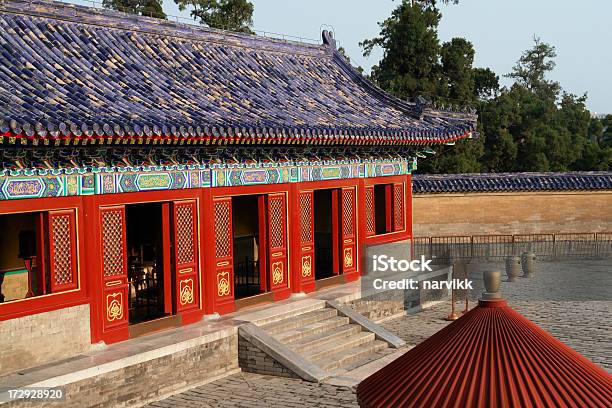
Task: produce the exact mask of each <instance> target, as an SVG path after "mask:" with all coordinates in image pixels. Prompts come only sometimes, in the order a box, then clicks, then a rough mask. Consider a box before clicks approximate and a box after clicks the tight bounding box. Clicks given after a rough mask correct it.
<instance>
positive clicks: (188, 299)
mask: <svg viewBox="0 0 612 408" xmlns="http://www.w3.org/2000/svg"><path fill="white" fill-rule="evenodd" d="M179 285H180V287H179V289H180V302H181V305H188V304H190V303H193V279H185V280H182V281H181V282H180V284H179Z"/></svg>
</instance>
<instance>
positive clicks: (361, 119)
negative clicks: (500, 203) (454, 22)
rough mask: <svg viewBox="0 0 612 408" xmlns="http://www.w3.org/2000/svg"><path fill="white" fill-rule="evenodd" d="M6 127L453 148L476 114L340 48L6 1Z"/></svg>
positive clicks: (37, 1)
mask: <svg viewBox="0 0 612 408" xmlns="http://www.w3.org/2000/svg"><path fill="white" fill-rule="evenodd" d="M0 104H1V105H2V106H3V109H2V111H1V112H0V134H1V133H5V134H7V133H9V132H10V133H11V134H13V135H22V136H28V137H34V138H50V137H51V138H53V137H66V138H71V137H82V138H85V137H92V136H93V137H95V136H117V137H132V136H144V137H145V138H146V137H147V136H151V137H154V136H160V137H162V136H163V137H167V136H173V137H177V138H193V139H198V138H207V137H217V138H220V137H221V138H225V137H234V138H236V140H237V141H239V142H241V141H244V140H245V139H251V138H255V137H258V138H263V139H277V140H278V139H282V140H287V139H293V140H302V141H303V140H307V141H312V140H321V139H325V140H329V139H332V140H339V141H345V142H348V141H351V142H353V143H355V142H363V143H366V142H380V141H381V140H382V141H383V142H393V143H395V142H396V143H444V142H449V141H452V140H455V139H458V138H461V137H466V136H468V135H469V133H470V132H471V131H473V130H474V128H475V120H476V117H475V115H474V114H471V113H458V112H443V111H437V110H434V109H431V108H429V107H423V106H422V105H417V104H413V103H408V102H404V101H400V100H398V99H395V98H393V97H391V96H389V95H387V94H385V93H384V92H382V91H380V90H379V89H377V88H375V87H374V86H373V85H371V84H370V83H368V82H367V81H365V80H364V79H363V78H362V77H361V76H360V75H359V74H357V73H356V71H355V70H354V69H353V68H352V67H351V66H350V64H349V63H348V62H347V61H346V60H345V59H344V58H343V57H342V56H341V55H340V54H339V53H338V52H337V51H336V50H335V47H334V46H332V45H330V44H323V45H308V44H302V43H295V42H289V41H281V40H273V39H269V38H262V37H257V36H251V35H244V34H237V33H230V32H224V31H218V30H211V29H205V28H195V27H193V26H189V25H182V24H175V23H170V22H167V21H164V20H155V19H149V18H143V17H136V16H128V15H125V14H122V13H115V12H109V11H100V10H95V9H89V8H85V7H80V6H74V5H70V6H67V5H65V4H61V3H53V2H47V1H42V0H32V1H21V0H5V1H3V2H0Z"/></svg>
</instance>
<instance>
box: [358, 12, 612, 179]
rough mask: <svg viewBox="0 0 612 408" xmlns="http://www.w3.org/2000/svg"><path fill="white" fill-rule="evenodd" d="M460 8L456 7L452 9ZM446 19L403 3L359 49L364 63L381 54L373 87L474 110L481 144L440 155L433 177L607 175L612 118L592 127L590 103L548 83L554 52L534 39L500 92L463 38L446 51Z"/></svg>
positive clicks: (430, 165)
mask: <svg viewBox="0 0 612 408" xmlns="http://www.w3.org/2000/svg"><path fill="white" fill-rule="evenodd" d="M444 3H449V2H444ZM454 3H456V2H454ZM441 18H442V15H441V13H440V10H439V9H438V8H437V2H436V1H435V0H422V1H418V0H413V1H407V0H404V1H403V2H402V3H401V4H399V5H398V7H397V8H396V9H395V10H394V11H393V12H392V14H391V17H389V18H388V19H386V20H385V21H383V22H382V23H379V25H380V28H381V31H380V34H379V36H378V37H376V38H373V39H369V40H365V41H363V42H362V43H361V46H362V47H363V49H364V55H365V56H367V55H369V54H370V53H371V52H372V49H373V48H374V47H382V49H383V51H384V53H383V58H382V59H381V61H380V62H379V63H378V64H377V65H375V66H374V67H373V68H372V74H371V79H372V80H373V81H374V82H376V83H377V84H378V85H379V86H380V87H381V88H383V89H385V90H386V91H388V92H390V93H392V94H394V95H396V96H398V97H400V98H404V99H414V98H416V97H417V96H419V95H422V96H426V97H427V98H429V99H430V100H432V101H434V102H437V103H441V104H445V105H453V106H466V105H471V106H475V107H477V109H478V113H479V123H478V131H479V133H480V134H481V137H480V138H479V139H478V140H467V141H461V142H457V143H456V145H454V146H442V147H438V148H436V151H437V154H436V155H435V156H433V157H429V158H428V159H426V160H423V161H422V162H421V163H419V170H420V171H423V172H431V173H460V172H462V173H463V172H481V171H485V172H513V171H568V170H607V169H610V168H612V115H609V116H608V117H606V118H602V119H596V118H594V119H592V118H591V116H590V112H589V111H588V110H587V108H586V105H585V103H586V95H582V96H576V95H573V94H570V93H567V92H564V91H563V90H562V88H561V86H560V84H559V83H558V82H555V81H552V80H550V79H549V78H548V75H549V74H550V72H551V71H552V70H553V69H554V67H555V57H556V52H555V48H554V47H553V46H551V45H550V44H547V43H545V42H543V41H541V40H540V39H539V38H537V37H534V44H533V46H532V47H531V48H529V49H528V50H526V51H525V52H524V53H523V54H522V55H521V56H520V58H519V60H518V61H517V63H516V65H515V66H514V68H513V69H512V72H510V73H509V74H508V75H506V77H508V78H511V79H513V80H514V83H513V84H512V85H511V86H509V87H503V88H501V87H500V84H499V77H498V76H497V75H496V74H495V73H494V72H493V71H491V70H490V69H489V68H478V67H473V63H474V57H475V51H474V48H473V46H472V44H471V43H470V42H469V41H467V40H466V39H464V38H453V39H451V40H450V41H448V42H445V43H441V42H440V41H439V39H438V34H437V30H438V24H439V22H440V19H441Z"/></svg>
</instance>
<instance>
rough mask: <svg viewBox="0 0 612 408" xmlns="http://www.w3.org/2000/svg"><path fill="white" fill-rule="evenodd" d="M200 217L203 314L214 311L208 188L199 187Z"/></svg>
mask: <svg viewBox="0 0 612 408" xmlns="http://www.w3.org/2000/svg"><path fill="white" fill-rule="evenodd" d="M201 197H202V200H201V204H200V208H201V209H202V217H201V219H200V231H201V232H200V234H201V237H202V239H200V254H201V256H202V268H201V270H200V276H201V282H202V290H201V292H202V293H203V308H204V313H205V314H212V313H214V307H215V297H216V294H215V291H216V283H215V276H214V271H215V269H216V266H215V238H214V237H215V230H214V223H215V217H214V209H213V201H212V191H211V189H210V188H205V189H201Z"/></svg>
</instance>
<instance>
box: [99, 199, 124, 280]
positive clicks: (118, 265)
mask: <svg viewBox="0 0 612 408" xmlns="http://www.w3.org/2000/svg"><path fill="white" fill-rule="evenodd" d="M124 228H125V225H124V216H123V209H116V210H105V211H103V212H102V262H103V269H104V276H114V275H121V274H123V273H124V263H125V260H124V256H125V255H124V253H125V250H124V242H123V230H124Z"/></svg>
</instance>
